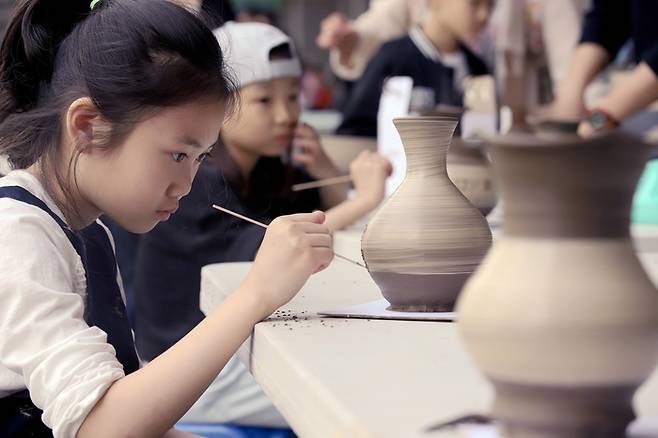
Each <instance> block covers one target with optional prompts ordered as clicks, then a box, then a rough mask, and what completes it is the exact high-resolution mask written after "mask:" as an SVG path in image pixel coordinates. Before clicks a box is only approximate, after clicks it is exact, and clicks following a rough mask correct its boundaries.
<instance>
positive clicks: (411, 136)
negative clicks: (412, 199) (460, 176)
mask: <svg viewBox="0 0 658 438" xmlns="http://www.w3.org/2000/svg"><path fill="white" fill-rule="evenodd" d="M394 123H395V127H396V128H397V130H398V132H399V133H400V138H401V139H402V144H403V146H404V153H405V156H406V160H407V175H442V174H446V173H447V171H446V158H447V155H448V148H449V147H450V141H451V140H452V135H453V133H454V132H455V128H456V126H457V120H456V119H444V118H432V117H428V118H409V119H396V120H395V121H394Z"/></svg>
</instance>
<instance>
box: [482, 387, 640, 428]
mask: <svg viewBox="0 0 658 438" xmlns="http://www.w3.org/2000/svg"><path fill="white" fill-rule="evenodd" d="M493 383H494V387H495V389H496V398H495V400H494V404H493V409H492V415H493V417H495V418H496V419H498V420H500V421H501V423H502V427H501V430H502V433H501V437H505V438H521V437H523V438H558V437H559V438H623V437H624V436H625V431H626V428H627V427H628V425H629V424H630V423H631V422H632V421H633V420H634V419H635V414H634V413H633V408H632V398H633V393H634V392H635V390H636V389H637V386H636V385H630V386H611V387H603V386H596V387H576V388H559V387H548V386H540V385H517V384H510V383H501V382H496V381H494V382H493Z"/></svg>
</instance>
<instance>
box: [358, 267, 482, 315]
mask: <svg viewBox="0 0 658 438" xmlns="http://www.w3.org/2000/svg"><path fill="white" fill-rule="evenodd" d="M370 275H371V276H372V278H373V280H375V283H377V286H379V288H380V289H381V291H382V295H384V298H386V299H387V300H388V302H389V303H391V307H390V308H389V309H390V310H393V311H400V312H451V311H452V310H453V309H454V307H455V302H456V301H457V296H458V295H459V292H460V291H461V289H462V286H463V285H464V283H465V282H466V280H467V279H468V277H469V276H470V275H471V273H456V274H397V273H394V272H371V273H370Z"/></svg>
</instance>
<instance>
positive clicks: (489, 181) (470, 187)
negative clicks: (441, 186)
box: [447, 137, 496, 216]
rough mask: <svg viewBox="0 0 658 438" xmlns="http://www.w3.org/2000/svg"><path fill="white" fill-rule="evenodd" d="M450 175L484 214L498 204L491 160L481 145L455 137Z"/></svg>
mask: <svg viewBox="0 0 658 438" xmlns="http://www.w3.org/2000/svg"><path fill="white" fill-rule="evenodd" d="M447 166H448V176H449V177H450V180H451V181H452V182H453V184H455V186H457V188H458V189H459V191H460V192H462V194H463V195H464V196H465V197H466V199H468V201H469V202H470V203H471V204H472V205H473V206H474V207H475V208H477V209H478V210H480V213H482V214H483V215H484V216H486V215H487V214H489V212H490V211H491V210H493V208H494V207H495V206H496V193H495V191H494V184H493V174H492V171H491V165H490V163H489V160H487V158H486V157H485V156H484V154H483V153H482V150H481V149H480V148H479V147H475V146H469V145H467V144H466V143H465V142H464V140H462V139H461V138H459V137H454V138H453V139H452V142H451V143H450V149H449V150H448V164H447Z"/></svg>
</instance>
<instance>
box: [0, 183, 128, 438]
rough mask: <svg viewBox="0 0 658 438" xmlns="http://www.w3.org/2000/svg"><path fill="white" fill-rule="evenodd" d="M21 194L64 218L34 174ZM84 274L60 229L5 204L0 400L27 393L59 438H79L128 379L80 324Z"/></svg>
mask: <svg viewBox="0 0 658 438" xmlns="http://www.w3.org/2000/svg"><path fill="white" fill-rule="evenodd" d="M0 186H20V187H23V188H25V189H27V190H28V191H29V192H31V193H32V194H33V195H35V196H36V197H38V198H39V199H41V200H42V201H44V202H45V203H46V205H48V207H49V208H50V209H51V210H52V211H53V212H55V213H56V214H57V215H58V216H60V217H61V218H62V219H63V218H64V216H63V215H62V214H61V211H60V210H59V209H58V208H57V206H56V205H55V203H54V202H53V200H52V199H51V198H50V197H49V196H48V195H47V193H46V191H45V190H44V188H43V186H42V185H41V184H40V183H39V181H38V180H37V179H36V178H35V177H34V176H32V175H31V174H29V173H27V172H25V171H14V172H11V173H10V174H9V175H7V176H5V177H3V178H0ZM85 290H86V280H85V271H84V268H83V265H82V261H81V260H80V257H79V256H78V254H77V253H76V252H75V250H74V249H73V247H72V246H71V244H70V243H69V240H68V239H67V237H66V235H65V234H64V232H63V231H62V229H61V228H60V226H59V225H58V224H57V223H56V222H55V221H54V220H53V219H52V218H51V217H50V216H49V215H48V214H47V213H45V212H44V211H42V210H41V209H39V208H37V207H34V206H31V205H28V204H25V203H23V202H20V201H16V200H13V199H7V198H0V397H4V396H7V395H9V394H12V393H15V392H18V391H21V390H24V389H26V388H27V389H29V391H30V397H31V398H32V401H33V402H34V404H35V405H36V406H37V407H38V408H40V409H42V410H43V416H42V421H43V422H44V423H45V424H46V425H47V426H48V427H50V428H51V429H52V430H53V434H54V436H55V437H56V438H60V437H75V435H76V433H77V431H78V429H79V427H80V425H81V424H82V422H83V421H84V419H85V417H86V416H87V415H88V414H89V412H90V411H91V409H92V408H93V407H94V406H95V405H96V403H97V402H98V401H99V400H100V398H101V397H102V396H103V394H104V393H105V391H106V390H107V389H108V388H109V387H110V385H111V384H112V383H113V382H114V381H116V380H118V379H120V378H122V377H123V376H124V372H123V367H122V365H121V363H119V361H118V360H117V359H116V356H115V351H114V348H113V347H112V345H110V344H109V343H108V342H107V335H106V334H105V332H103V331H102V330H101V329H99V328H98V327H89V325H88V324H87V323H86V322H85V320H84V318H83V314H84V303H85V300H84V297H85Z"/></svg>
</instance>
